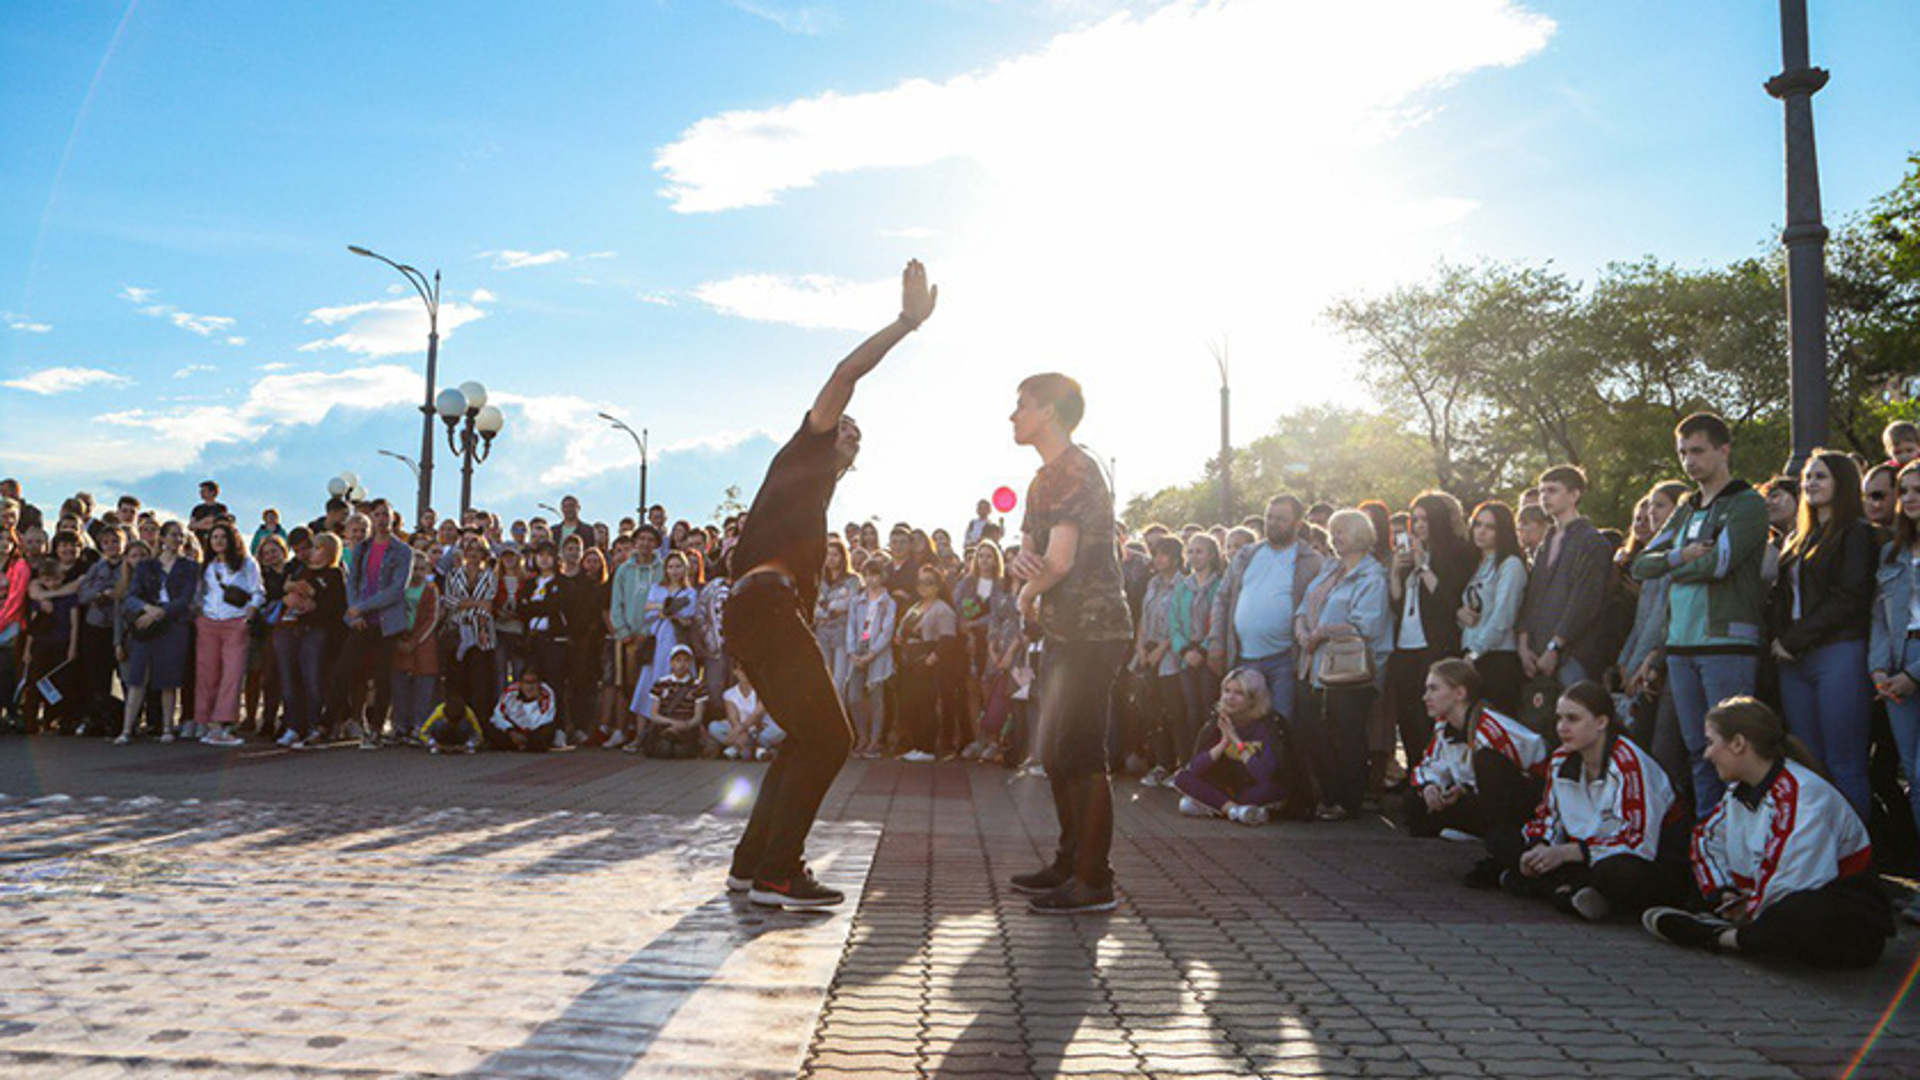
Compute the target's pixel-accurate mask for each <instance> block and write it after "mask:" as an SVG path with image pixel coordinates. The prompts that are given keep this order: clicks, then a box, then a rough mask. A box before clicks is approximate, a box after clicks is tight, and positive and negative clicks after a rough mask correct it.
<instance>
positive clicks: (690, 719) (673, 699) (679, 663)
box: [621, 645, 718, 759]
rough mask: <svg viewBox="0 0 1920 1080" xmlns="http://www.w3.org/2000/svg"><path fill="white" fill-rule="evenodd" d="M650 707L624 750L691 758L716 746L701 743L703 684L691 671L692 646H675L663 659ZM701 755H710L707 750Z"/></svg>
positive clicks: (704, 702) (703, 734) (704, 708)
mask: <svg viewBox="0 0 1920 1080" xmlns="http://www.w3.org/2000/svg"><path fill="white" fill-rule="evenodd" d="M651 693H652V698H653V701H652V707H651V709H650V710H649V712H648V714H647V717H646V720H645V726H644V727H643V728H642V729H641V732H640V738H639V740H638V741H637V742H632V743H628V744H627V745H626V746H623V747H621V749H622V750H624V751H626V752H627V753H637V752H645V753H646V755H647V756H648V757H650V758H668V759H678V758H694V757H701V756H703V752H704V751H710V750H717V749H718V747H717V746H708V745H703V740H704V738H705V737H706V726H705V724H706V714H707V687H706V683H705V682H704V681H703V680H701V679H700V678H698V677H697V676H695V674H694V671H693V647H692V646H690V645H675V646H674V647H673V653H672V655H670V656H669V657H668V658H667V673H666V674H665V675H662V676H660V677H659V678H658V679H655V680H654V683H653V689H652V692H651ZM705 756H709V757H710V756H712V754H711V753H707V754H706V755H705Z"/></svg>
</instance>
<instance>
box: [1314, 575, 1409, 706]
mask: <svg viewBox="0 0 1920 1080" xmlns="http://www.w3.org/2000/svg"><path fill="white" fill-rule="evenodd" d="M1329 578H1334V579H1335V580H1336V584H1335V585H1334V586H1333V591H1331V592H1329V593H1328V594H1327V600H1326V603H1325V604H1323V605H1321V607H1320V617H1319V619H1318V620H1316V621H1315V622H1313V623H1311V624H1308V623H1307V621H1306V614H1305V612H1304V611H1303V612H1302V614H1301V616H1300V623H1301V628H1302V629H1305V630H1313V629H1315V628H1316V627H1321V626H1339V625H1341V624H1343V623H1344V624H1347V625H1350V626H1352V627H1353V628H1354V630H1355V632H1357V633H1358V634H1359V635H1360V636H1361V637H1362V638H1365V639H1366V642H1367V646H1368V648H1369V649H1370V650H1371V651H1372V653H1373V669H1374V676H1373V685H1374V689H1376V690H1377V689H1380V687H1382V686H1383V685H1385V681H1386V677H1387V656H1388V655H1389V654H1390V653H1392V652H1393V616H1392V614H1391V611H1390V609H1391V607H1392V605H1391V603H1390V602H1389V600H1388V594H1387V568H1386V567H1384V566H1382V565H1380V561H1379V560H1378V559H1374V558H1362V559H1361V560H1360V562H1359V565H1357V566H1355V567H1354V568H1353V569H1352V570H1347V569H1346V568H1344V567H1342V566H1341V565H1340V561H1339V560H1338V559H1329V560H1327V564H1326V569H1324V570H1322V571H1320V576H1319V577H1316V578H1314V579H1313V584H1312V585H1310V586H1308V588H1307V595H1308V596H1313V595H1315V594H1317V593H1318V592H1319V591H1320V589H1321V587H1322V586H1323V585H1324V584H1325V583H1326V582H1327V580H1328V579H1329ZM1303 607H1304V605H1303ZM1303 659H1304V658H1303ZM1307 677H1308V678H1309V679H1310V680H1312V681H1313V684H1314V685H1315V686H1316V687H1317V686H1319V685H1320V683H1319V676H1318V674H1317V673H1316V672H1315V670H1314V665H1312V664H1308V667H1307Z"/></svg>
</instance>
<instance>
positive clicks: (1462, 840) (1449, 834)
mask: <svg viewBox="0 0 1920 1080" xmlns="http://www.w3.org/2000/svg"><path fill="white" fill-rule="evenodd" d="M1440 839H1442V840H1451V841H1453V842H1454V843H1456V844H1477V843H1479V842H1480V838H1479V837H1477V836H1475V835H1473V834H1472V833H1470V832H1461V831H1460V830H1459V829H1441V830H1440Z"/></svg>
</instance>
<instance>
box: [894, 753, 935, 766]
mask: <svg viewBox="0 0 1920 1080" xmlns="http://www.w3.org/2000/svg"><path fill="white" fill-rule="evenodd" d="M900 760H901V761H911V762H913V763H915V764H924V763H925V762H929V761H932V760H933V755H932V754H929V753H927V752H926V751H925V750H909V751H907V752H906V753H904V754H901V755H900Z"/></svg>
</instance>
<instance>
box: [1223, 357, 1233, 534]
mask: <svg viewBox="0 0 1920 1080" xmlns="http://www.w3.org/2000/svg"><path fill="white" fill-rule="evenodd" d="M1232 393H1233V392H1232V391H1231V390H1229V389H1227V383H1226V380H1224V379H1222V380H1221V382H1220V522H1221V524H1223V525H1231V524H1233V434H1232V432H1231V431H1230V430H1229V429H1228V426H1227V425H1228V423H1229V420H1228V418H1229V416H1230V415H1231V413H1230V411H1229V408H1228V406H1229V404H1230V402H1231V399H1232Z"/></svg>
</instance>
